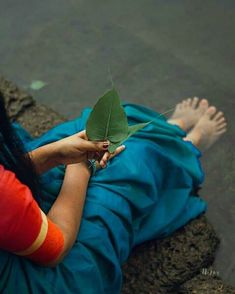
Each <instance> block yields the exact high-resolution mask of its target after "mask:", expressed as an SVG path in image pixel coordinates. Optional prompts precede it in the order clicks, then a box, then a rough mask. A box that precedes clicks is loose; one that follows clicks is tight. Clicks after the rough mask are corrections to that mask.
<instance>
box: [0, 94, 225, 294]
mask: <svg viewBox="0 0 235 294" xmlns="http://www.w3.org/2000/svg"><path fill="white" fill-rule="evenodd" d="M122 105H123V107H124V109H125V112H126V114H127V117H128V123H129V125H131V124H136V123H141V122H146V121H149V120H153V122H152V123H151V124H149V125H147V126H146V127H145V128H143V129H142V130H140V131H138V132H137V133H136V134H134V135H133V136H131V137H130V138H128V140H126V142H125V146H126V148H125V146H120V147H118V148H117V149H116V151H115V153H114V154H110V153H109V152H108V151H107V144H105V142H101V143H100V142H99V143H97V142H90V141H88V140H87V137H86V132H85V125H86V121H87V119H88V117H89V114H90V112H91V108H85V109H84V110H83V112H82V114H81V116H79V117H78V118H76V119H74V120H71V121H68V122H65V123H62V124H60V125H58V126H56V127H54V128H52V129H51V130H50V131H48V132H47V133H46V134H44V135H42V136H41V137H39V138H37V139H33V138H31V137H30V135H29V134H28V133H27V132H26V131H25V130H24V129H23V128H22V127H21V126H20V125H19V124H17V123H13V124H10V122H9V120H8V117H7V115H6V110H5V108H4V102H3V97H2V96H0V139H1V143H0V195H1V198H0V212H1V219H0V232H1V233H0V248H1V250H0V292H1V293H16V292H17V291H18V292H19V293H86V294H87V293H98V294H99V293H120V290H121V285H122V273H121V265H122V264H123V263H124V262H125V261H126V259H127V258H128V255H129V253H130V251H131V249H132V248H133V247H134V246H135V245H137V244H140V243H142V242H144V241H147V240H150V239H153V238H163V237H165V236H168V235H170V234H171V233H172V232H174V231H175V230H177V229H178V228H180V227H182V226H183V225H185V224H186V223H187V222H188V221H189V220H191V219H193V218H195V217H197V216H198V215H200V214H201V213H204V212H205V211H206V209H207V204H206V202H205V201H204V200H202V199H201V198H199V197H198V195H197V194H196V190H197V189H198V188H199V187H200V185H201V184H202V182H203V180H204V174H203V171H202V169H201V166H200V162H199V157H200V156H201V152H200V151H199V149H201V150H206V149H208V148H209V147H210V146H211V145H212V144H213V143H214V142H215V141H216V140H217V139H218V138H219V137H220V136H221V135H222V133H224V132H225V131H226V122H225V119H224V116H223V113H222V112H217V111H216V109H215V107H213V106H212V107H209V105H208V102H207V100H205V99H202V100H201V101H200V103H198V98H194V99H190V98H189V99H188V100H185V101H183V102H182V103H180V104H178V105H177V106H176V109H175V112H174V114H173V116H172V117H171V118H170V119H169V120H168V121H167V120H166V118H165V117H163V116H160V117H159V114H158V113H157V112H155V111H153V110H151V109H149V108H146V107H144V106H140V105H136V104H128V103H123V104H122ZM190 129H191V131H190V132H188V131H189V130H190ZM187 132H188V133H187ZM106 143H107V142H106ZM192 143H193V144H192ZM198 148H199V149H198ZM124 149H125V150H124ZM116 155H118V156H116ZM101 157H102V159H101V160H100V158H101ZM87 158H90V159H91V158H96V159H97V160H96V161H95V160H93V161H95V162H96V165H94V164H93V167H92V165H90V161H88V160H87ZM98 158H99V160H98ZM95 166H96V169H97V171H96V172H95Z"/></svg>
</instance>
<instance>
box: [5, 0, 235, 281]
mask: <svg viewBox="0 0 235 294" xmlns="http://www.w3.org/2000/svg"><path fill="white" fill-rule="evenodd" d="M234 13H235V2H234V1H233V0H230V1H228V0H225V1H215V0H207V1H202V0H197V1H196V0H195V1H186V0H185V1H183V0H177V1H173V0H171V1H170V0H161V1H157V0H145V1H144V0H141V1H140V0H135V1H134V0H132V1H130V0H125V1H124V0H120V1H104V0H100V1H95V0H92V1H91V0H88V1H82V0H80V1H79V0H68V1H62V0H57V1H55V0H54V1H53V0H47V1H35V0H21V1H17V0H2V1H1V3H0V57H1V58H0V74H2V75H4V76H5V77H6V78H8V79H9V80H12V81H13V82H16V83H17V84H18V85H19V86H21V87H23V88H27V87H29V85H30V83H31V82H32V81H33V80H42V81H44V82H46V83H48V85H47V86H45V87H44V88H42V89H41V90H39V91H32V90H30V89H29V91H30V92H31V93H33V96H34V97H35V98H36V99H37V100H38V101H39V102H41V103H44V104H46V105H48V106H50V107H52V108H53V109H55V110H57V111H58V112H60V113H62V114H64V115H65V116H68V117H69V118H73V117H75V116H77V115H79V114H80V111H81V110H82V108H83V107H85V106H92V105H93V104H94V103H95V102H96V100H97V98H98V97H99V96H100V95H101V94H103V92H104V91H105V90H107V89H108V88H110V87H111V84H112V83H111V80H112V81H113V82H114V85H115V86H116V87H117V89H118V90H119V92H120V94H121V98H122V99H123V100H126V101H129V102H132V103H140V104H143V105H145V106H147V107H153V108H154V109H156V110H157V111H159V112H162V111H166V110H168V109H170V108H172V107H173V106H174V105H175V104H176V103H177V102H179V101H180V100H181V99H182V98H187V97H192V96H198V97H206V98H208V99H209V101H210V104H212V105H215V106H216V107H217V108H218V109H220V110H222V111H224V113H225V116H226V118H227V120H228V124H229V129H228V132H227V133H226V135H224V136H223V137H222V139H221V140H220V142H218V143H217V144H216V145H215V146H213V147H212V148H211V151H209V152H208V153H206V154H205V155H204V156H203V157H202V164H203V167H204V169H205V173H206V179H205V183H204V186H203V189H202V190H201V196H202V197H203V198H204V199H206V200H207V201H208V212H207V216H208V218H209V220H210V221H211V222H212V223H213V226H214V227H215V229H216V231H217V233H218V236H219V237H220V239H221V245H220V249H219V251H218V253H217V258H216V262H215V266H216V269H217V271H218V272H219V276H220V277H222V278H223V280H224V281H226V282H227V283H230V284H233V285H235V252H234V246H235V234H234V230H235V184H234V182H235V180H234V179H235V151H234V148H233V145H234V143H235V131H234V121H235V116H234V109H235V107H234V106H235V102H234V96H235V95H234V92H235V90H234V88H233V87H234V84H235V83H234V76H235V69H234V68H235V67H234V65H235V64H234V63H235V62H234V60H235V54H234V52H235V34H234V30H235V18H234Z"/></svg>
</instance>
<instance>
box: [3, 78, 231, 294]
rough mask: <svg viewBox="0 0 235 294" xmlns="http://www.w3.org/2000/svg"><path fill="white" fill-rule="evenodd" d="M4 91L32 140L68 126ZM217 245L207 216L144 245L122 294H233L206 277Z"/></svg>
mask: <svg viewBox="0 0 235 294" xmlns="http://www.w3.org/2000/svg"><path fill="white" fill-rule="evenodd" d="M0 91H1V92H2V93H3V95H4V98H5V101H6V107H7V109H8V113H9V116H10V118H11V120H12V121H14V120H16V121H17V122H19V123H20V124H21V125H22V126H23V127H24V128H25V129H26V130H27V131H28V132H29V133H30V134H31V135H32V136H33V137H37V136H40V135H41V134H43V133H44V132H46V131H47V130H49V129H50V128H52V127H53V126H55V125H57V124H58V123H61V122H63V121H66V118H64V117H63V116H61V115H59V114H58V113H56V112H55V111H53V110H52V109H49V108H48V107H46V106H44V105H38V104H37V103H36V102H35V101H34V99H33V98H32V96H31V95H29V94H27V93H25V92H24V91H22V90H21V89H19V88H18V87H17V86H15V85H14V84H13V83H12V82H10V81H7V80H5V79H4V78H3V77H0ZM218 245H219V239H218V237H217V236H216V233H215V231H214V229H213V227H212V225H211V224H210V223H209V222H208V220H207V218H206V216H205V215H204V214H202V215H200V216H198V217H197V218H196V219H194V220H192V221H190V222H189V223H188V224H186V225H185V226H184V227H182V228H180V229H179V230H177V231H175V232H174V233H173V234H172V235H171V236H169V237H166V238H164V239H161V240H152V241H149V242H146V243H144V244H141V245H140V246H138V247H136V248H134V250H133V252H132V254H131V255H130V257H129V259H128V261H127V262H126V263H125V264H124V265H123V278H124V283H123V289H122V293H123V294H129V293H130V294H142V293H146V294H147V293H148V294H151V293H153V294H161V293H164V294H168V293H169V294H170V293H176V294H177V293H186V294H187V293H197V294H204V293H205V294H210V293H226V294H227V293H228V294H229V293H235V289H234V288H233V287H230V286H226V285H225V284H224V283H223V281H222V280H221V279H220V278H218V277H217V276H211V275H210V274H208V272H209V273H210V269H212V267H211V266H212V264H213V261H214V258H215V253H216V249H217V247H218ZM203 271H204V272H205V271H207V274H206V275H205V274H203Z"/></svg>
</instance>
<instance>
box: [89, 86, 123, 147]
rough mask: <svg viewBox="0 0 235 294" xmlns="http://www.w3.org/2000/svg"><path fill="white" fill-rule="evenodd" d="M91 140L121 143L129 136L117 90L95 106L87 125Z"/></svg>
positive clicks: (103, 97) (113, 90)
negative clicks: (107, 140)
mask: <svg viewBox="0 0 235 294" xmlns="http://www.w3.org/2000/svg"><path fill="white" fill-rule="evenodd" d="M86 134H87V137H88V138H89V139H90V140H94V141H95V140H106V139H109V141H113V142H119V141H120V140H122V139H124V138H125V137H126V136H127V134H128V122H127V117H126V114H125V112H124V109H123V107H122V106H121V104H120V98H119V96H118V93H117V91H116V90H115V89H112V90H110V91H108V92H106V93H105V94H104V96H102V97H101V98H100V99H99V100H98V102H97V103H96V104H95V106H94V108H93V110H92V112H91V113H90V116H89V118H88V120H87V124H86Z"/></svg>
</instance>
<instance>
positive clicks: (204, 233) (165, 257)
mask: <svg viewBox="0 0 235 294" xmlns="http://www.w3.org/2000/svg"><path fill="white" fill-rule="evenodd" d="M218 244H219V239H218V238H217V236H216V234H215V231H214V229H213V227H212V226H211V224H210V223H209V222H208V221H207V219H206V217H205V215H204V214H202V215H201V216H199V217H198V218H196V219H194V220H192V221H191V222H189V223H188V224H187V225H186V226H184V227H183V228H180V229H179V230H177V231H175V232H174V233H173V234H172V235H171V236H169V237H166V238H164V239H161V240H155V241H151V242H148V243H145V244H142V245H141V246H138V248H136V249H135V250H134V251H133V253H132V255H131V256H130V258H129V260H128V262H127V263H126V264H125V265H124V266H123V269H124V281H125V282H124V285H123V293H126V294H127V293H178V292H177V291H178V290H177V289H178V287H179V285H181V284H183V283H184V282H186V281H188V280H190V279H191V278H193V277H194V276H195V275H197V274H198V273H200V271H201V270H202V268H208V267H209V266H210V265H211V264H212V263H213V260H214V256H215V252H216V249H217V246H218ZM143 287H144V289H143ZM146 289H147V291H148V292H145V291H146Z"/></svg>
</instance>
